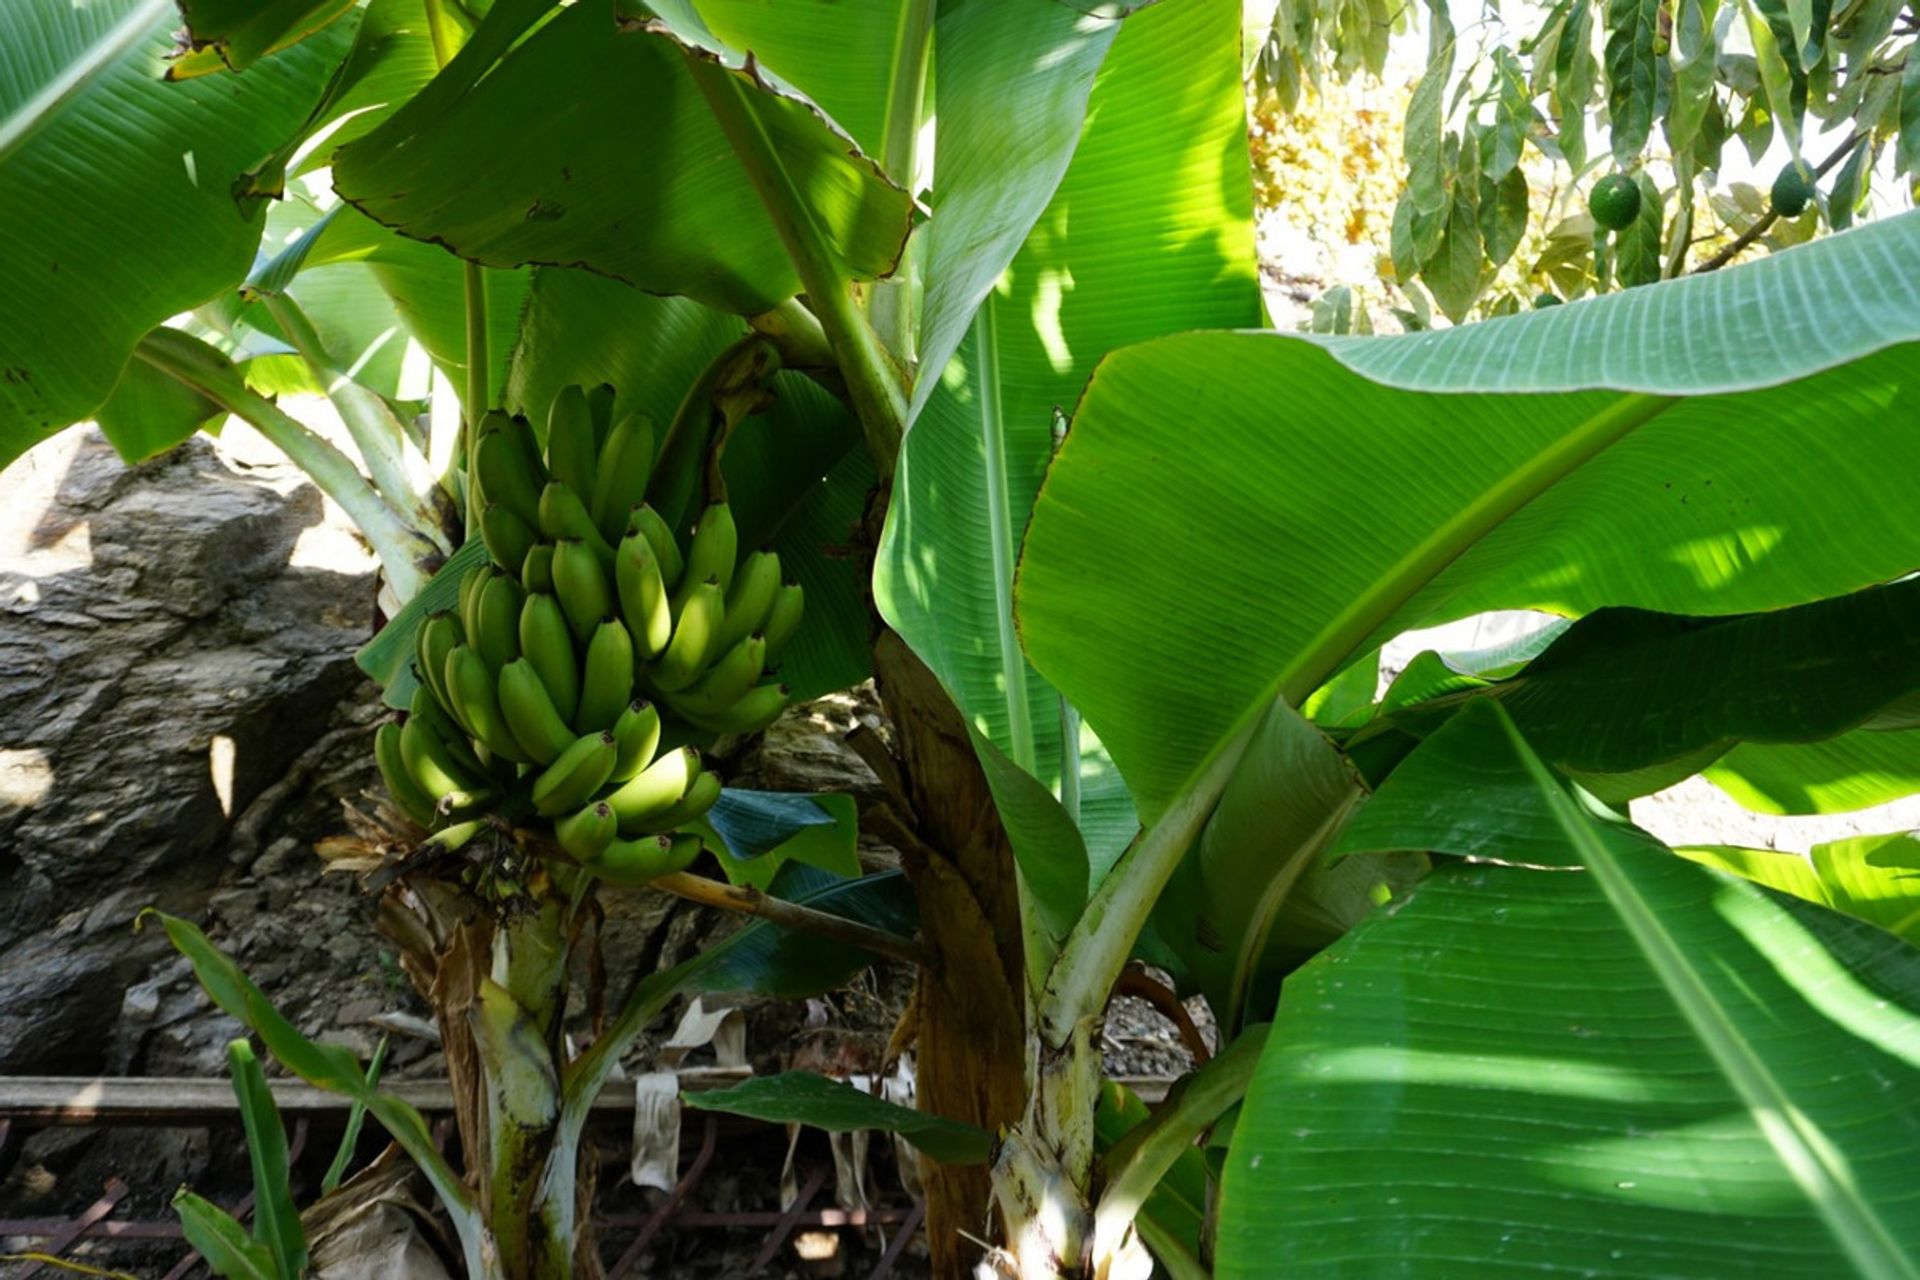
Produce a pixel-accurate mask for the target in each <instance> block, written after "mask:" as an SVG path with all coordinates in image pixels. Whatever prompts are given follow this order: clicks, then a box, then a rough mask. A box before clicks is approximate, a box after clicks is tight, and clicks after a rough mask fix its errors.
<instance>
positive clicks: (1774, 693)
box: [1356, 578, 1920, 776]
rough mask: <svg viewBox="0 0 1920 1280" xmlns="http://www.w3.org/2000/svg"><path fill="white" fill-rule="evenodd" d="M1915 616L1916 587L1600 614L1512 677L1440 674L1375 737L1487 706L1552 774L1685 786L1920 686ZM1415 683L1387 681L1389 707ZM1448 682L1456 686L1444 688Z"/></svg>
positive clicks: (1910, 583)
mask: <svg viewBox="0 0 1920 1280" xmlns="http://www.w3.org/2000/svg"><path fill="white" fill-rule="evenodd" d="M1916 617H1920V578H1913V579H1908V580H1907V581H1904V582H1898V583H1894V584H1891V585H1888V586H1879V587H1871V588H1869V589H1867V590H1865V591H1858V592H1854V593H1852V594H1850V595H1845V596H1840V597H1837V598H1835V599H1831V600H1817V601H1814V602H1812V603H1810V604H1805V605H1800V606H1798V607H1795V608H1789V609H1780V610H1776V611H1774V612H1770V613H1753V614H1733V615H1728V616H1723V617H1708V618H1696V617H1687V616H1684V615H1677V614H1666V613H1654V612H1649V611H1647V610H1642V609H1622V608H1609V609H1601V610H1597V611H1596V612H1594V613H1591V614H1588V615H1587V616H1586V617H1584V618H1582V619H1580V620H1579V621H1578V622H1576V623H1574V624H1573V625H1572V626H1571V627H1569V628H1568V629H1567V630H1565V631H1563V632H1561V633H1560V634H1559V636H1558V637H1557V638H1556V639H1555V640H1554V641H1553V643H1552V644H1551V646H1549V647H1548V648H1547V650H1546V651H1545V652H1544V653H1542V654H1541V655H1540V656H1539V657H1538V658H1536V659H1534V660H1533V661H1532V662H1530V663H1528V664H1527V665H1526V666H1525V667H1524V668H1522V669H1521V670H1520V671H1519V672H1517V673H1515V674H1514V675H1512V676H1509V677H1507V678H1506V679H1503V680H1498V681H1492V682H1488V681H1484V680H1476V679H1469V678H1466V677H1461V676H1457V675H1452V676H1451V679H1447V680H1445V681H1444V683H1441V684H1439V685H1438V686H1436V687H1435V689H1434V690H1433V691H1432V692H1431V693H1430V694H1429V696H1426V697H1424V698H1421V699H1419V700H1417V701H1413V702H1410V703H1401V704H1400V705H1397V706H1392V708H1391V709H1390V710H1387V711H1386V712H1385V713H1384V715H1383V718H1382V727H1387V726H1391V727H1392V729H1404V730H1406V731H1409V732H1411V733H1414V734H1418V735H1422V736H1424V735H1425V734H1426V733H1429V732H1431V731H1432V729H1433V728H1434V727H1435V726H1437V725H1439V724H1441V723H1442V722H1444V721H1445V720H1446V719H1447V718H1448V717H1450V716H1452V715H1453V714H1454V713H1455V712H1456V711H1458V710H1459V709H1460V708H1461V707H1462V706H1464V705H1465V704H1466V703H1468V702H1470V701H1473V700H1476V699H1483V698H1491V699H1495V700H1497V701H1498V702H1499V703H1500V705H1501V706H1503V707H1505V708H1506V710H1507V714H1509V715H1511V716H1512V717H1513V719H1514V722H1515V723H1516V724H1518V725H1519V726H1520V729H1521V732H1523V733H1525V734H1526V735H1527V740H1528V741H1529V742H1531V743H1532V744H1533V745H1534V748H1535V750H1537V751H1539V752H1540V754H1541V755H1542V756H1544V757H1545V758H1546V759H1547V760H1549V761H1551V762H1552V763H1553V764H1554V765H1555V766H1556V767H1557V768H1560V769H1564V770H1566V771H1568V772H1573V773H1581V774H1624V773H1631V772H1634V771H1637V770H1647V769H1649V768H1651V767H1652V766H1655V765H1661V764H1670V763H1678V764H1679V765H1680V766H1681V770H1682V775H1683V776H1689V775H1691V774H1693V773H1695V772H1697V765H1694V764H1692V762H1693V761H1695V760H1697V759H1698V758H1700V757H1701V756H1702V755H1703V754H1704V755H1706V756H1708V757H1716V756H1718V755H1720V754H1721V753H1723V752H1724V751H1726V750H1727V749H1728V748H1729V747H1731V746H1732V745H1733V744H1734V743H1735V742H1765V743H1781V742H1807V741H1817V740H1820V739H1824V738H1831V737H1833V736H1835V735H1837V734H1840V733H1843V732H1845V731H1847V730H1850V729H1854V728H1856V727H1858V726H1860V725H1862V724H1863V723H1864V722H1866V721H1867V719H1868V717H1870V716H1872V715H1874V714H1875V713H1876V712H1878V711H1880V710H1881V709H1882V708H1883V707H1886V706H1887V705H1888V704H1890V703H1893V702H1895V701H1897V700H1898V699H1900V698H1903V697H1905V696H1906V695H1907V694H1909V693H1911V692H1912V691H1913V690H1914V689H1916V688H1920V628H1915V627H1914V625H1913V621H1914V619H1915V618H1916ZM1416 665H1426V666H1428V667H1431V666H1433V665H1438V664H1437V660H1436V662H1434V663H1429V664H1418V663H1416ZM1414 671H1415V667H1414V666H1410V667H1408V669H1407V673H1406V675H1403V676H1402V677H1401V679H1400V680H1397V681H1395V683H1394V687H1393V689H1390V690H1389V691H1388V697H1387V699H1386V701H1387V703H1388V704H1389V705H1391V704H1394V703H1395V702H1396V698H1395V694H1396V693H1399V692H1401V690H1402V686H1403V685H1405V684H1407V682H1408V677H1409V676H1412V675H1413V674H1414ZM1449 675H1451V672H1449ZM1455 683H1458V684H1463V685H1466V686H1467V687H1465V688H1459V689H1454V688H1450V687H1448V686H1449V685H1452V684H1455ZM1356 741H1358V739H1356Z"/></svg>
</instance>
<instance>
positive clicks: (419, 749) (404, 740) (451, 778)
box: [400, 716, 490, 809]
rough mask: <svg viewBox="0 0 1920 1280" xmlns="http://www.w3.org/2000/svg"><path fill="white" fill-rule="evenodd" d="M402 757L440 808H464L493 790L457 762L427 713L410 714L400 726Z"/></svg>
mask: <svg viewBox="0 0 1920 1280" xmlns="http://www.w3.org/2000/svg"><path fill="white" fill-rule="evenodd" d="M400 758H401V760H403V761H405V762H406V766H407V772H408V773H409V774H411V775H413V780H414V781H415V782H417V783H419V784H420V789H421V790H422V791H424V792H426V793H427V795H428V796H430V797H431V798H432V799H433V801H434V807H435V808H436V809H439V808H442V807H444V808H448V809H453V808H463V807H465V806H466V805H468V804H471V803H477V802H479V801H481V800H484V799H486V797H487V796H488V794H490V789H489V788H488V787H486V786H485V785H484V784H483V783H482V782H480V780H479V779H478V778H477V777H475V776H473V775H471V774H469V773H468V772H467V771H466V770H465V769H463V768H461V767H460V766H459V765H458V764H457V763H455V761H454V758H453V754H452V753H451V752H450V751H449V750H448V749H447V744H446V742H445V741H444V740H443V739H442V738H441V737H440V736H439V735H438V734H436V733H435V732H434V731H433V730H432V729H431V728H429V727H428V725H427V721H426V718H425V717H424V716H408V717H407V722H406V723H405V724H403V725H401V726H400Z"/></svg>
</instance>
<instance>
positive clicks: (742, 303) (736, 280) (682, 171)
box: [334, 0, 912, 312]
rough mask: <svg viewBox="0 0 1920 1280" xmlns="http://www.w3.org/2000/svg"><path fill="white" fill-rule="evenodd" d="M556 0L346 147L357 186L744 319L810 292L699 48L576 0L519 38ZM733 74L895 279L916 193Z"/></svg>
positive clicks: (834, 236)
mask: <svg viewBox="0 0 1920 1280" xmlns="http://www.w3.org/2000/svg"><path fill="white" fill-rule="evenodd" d="M543 8H544V5H543V4H541V3H540V0H531V2H530V3H528V2H523V0H515V2H514V3H507V2H506V0H502V3H499V4H496V5H495V6H494V8H493V9H492V10H491V11H490V12H489V13H488V16H487V18H486V19H485V20H484V21H483V22H482V24H481V27H480V30H479V32H478V33H476V35H475V36H474V38H473V39H472V40H471V41H470V42H469V43H468V44H467V45H466V46H465V47H464V48H463V49H462V50H461V51H460V53H459V54H458V55H456V56H455V58H454V59H453V61H452V62H450V63H449V64H448V65H447V68H446V70H445V71H444V72H442V74H441V75H440V76H439V77H437V78H436V80H435V81H434V82H433V84H432V86H430V87H429V89H428V90H426V91H424V92H422V93H420V94H419V95H417V96H416V97H415V98H414V99H413V100H412V101H411V102H409V103H408V104H407V105H406V106H404V107H402V108H401V109H400V110H399V111H398V112H396V113H395V114H394V115H393V116H392V117H390V118H389V119H388V120H387V121H386V122H385V123H384V124H382V125H381V126H380V127H379V128H377V129H375V130H373V131H372V132H371V133H369V134H367V135H366V136H365V137H363V138H361V139H360V140H359V141H357V142H354V143H352V144H351V145H348V146H345V147H342V148H341V149H340V150H339V151H337V152H336V153H335V155H334V182H335V187H336V189H337V190H339V192H340V193H341V195H343V196H344V197H346V198H347V199H348V200H350V201H352V202H353V203H354V204H356V205H358V206H359V207H360V208H361V209H363V210H364V211H366V212H367V213H368V214H370V215H371V216H372V217H374V218H375V219H376V220H378V221H380V222H383V223H386V224H387V225H389V226H393V227H396V228H398V229H399V230H400V231H401V232H403V233H404V234H406V235H408V236H411V237H413V238H415V239H420V240H435V241H438V242H440V243H442V244H444V245H446V246H447V247H449V248H451V249H452V250H453V251H454V252H456V253H458V254H460V255H461V256H463V257H466V258H469V259H472V260H474V261H477V262H481V263H484V264H486V265H489V266H504V267H511V266H519V265H521V264H523V263H529V262H533V263H553V264H559V265H564V266H582V267H586V268H588V269H590V270H593V271H596V272H599V273H600V274H602V275H608V276H612V277H615V278H617V279H621V280H625V281H627V282H629V283H631V284H633V285H635V286H637V287H639V288H643V289H647V290H649V291H651V292H656V293H674V294H685V295H687V296H689V297H693V298H696V299H698V300H700V301H702V302H705V303H707V304H709V305H711V306H714V307H717V308H720V309H722V310H728V311H738V312H756V311H762V310H765V309H767V308H769V307H772V306H773V305H775V304H776V303H779V302H781V301H783V300H785V299H786V298H788V297H791V296H792V295H793V294H794V292H795V291H796V290H797V289H798V288H799V281H798V279H797V278H796V277H795V275H794V272H793V267H792V265H791V263H789V261H788V259H787V255H786V251H785V250H784V249H783V248H782V246H781V242H780V239H779V237H778V235H777V234H776V233H775V230H774V227H773V224H772V222H771V221H770V220H769V218H768V215H767V212H766V209H765V208H764V207H763V206H762V204H761V203H760V197H759V196H758V195H757V194H756V193H755V190H754V188H753V186H752V184H751V183H750V182H749V181H748V178H747V175H746V173H745V171H744V170H743V169H742V168H741V166H740V163H739V161H738V160H737V159H736V158H735V155H734V152H733V148H732V146H731V145H730V144H729V143H728V141H727V139H726V137H725V136H724V135H723V134H722V132H721V129H720V126H719V124H718V123H717V121H716V120H715V119H714V116H713V113H712V111H711V110H710V109H709V107H708V105H707V102H706V99H705V97H704V95H703V94H702V92H701V91H700V89H699V87H698V85H697V84H696V83H695V81H694V78H693V75H692V72H691V70H690V69H689V66H688V63H687V58H688V57H689V56H690V55H688V54H687V53H686V52H685V49H686V47H685V46H683V45H682V44H681V43H680V42H679V40H678V39H676V38H675V37H674V36H673V35H672V34H671V33H670V32H669V31H667V30H666V29H665V28H662V27H659V26H657V25H653V24H634V23H625V22H621V21H619V20H617V19H616V17H615V15H614V10H613V4H612V0H585V2H584V3H580V4H576V5H573V6H571V7H569V8H566V9H564V10H562V11H561V12H560V13H558V14H557V15H556V16H554V17H553V18H552V19H551V20H550V21H548V22H546V24H545V25H544V26H540V27H539V28H538V29H537V30H535V31H534V32H533V33H532V34H531V35H529V36H526V37H525V39H524V40H522V41H521V42H520V43H519V44H518V45H512V40H513V37H514V34H515V32H516V31H517V30H519V29H521V28H524V27H525V26H526V25H527V23H529V22H531V21H532V20H533V19H534V18H535V17H537V16H538V14H539V13H540V11H541V10H542V9H543ZM509 46H511V47H509ZM691 56H706V55H704V54H694V55H691ZM729 78H730V79H732V80H734V81H735V82H737V85H738V86H739V88H740V89H741V91H742V92H743V93H744V95H745V101H746V102H747V104H748V109H749V110H750V111H751V113H752V114H753V117H754V120H755V122H756V123H757V125H758V127H760V128H761V129H763V130H764V131H765V132H766V134H767V136H768V138H769V141H770V144H771V145H772V147H773V148H774V150H775V151H776V152H777V153H778V155H779V156H780V159H781V161H782V163H783V164H784V166H785V169H786V173H787V177H788V179H789V180H790V181H791V183H792V185H793V186H794V188H795V189H796V190H798V191H801V192H804V193H805V196H806V199H807V201H808V207H809V209H810V211H811V213H812V216H813V218H814V220H815V221H816V223H817V224H818V227H819V230H820V231H821V232H822V234H823V235H824V236H825V238H826V240H827V241H828V243H829V244H830V246H831V247H832V248H833V250H834V251H835V252H836V253H837V254H838V255H839V257H840V259H841V260H842V261H843V262H844V264H845V265H846V267H847V268H848V269H849V270H850V271H851V272H852V274H853V275H854V276H855V277H857V278H859V279H867V280H871V279H874V278H877V277H879V276H883V275H886V274H887V273H888V272H889V271H891V270H892V269H893V266H894V264H895V263H896V262H897V261H898V258H899V255H900V252H901V248H902V245H903V243H904V241H905V238H906V234H907V229H908V223H909V218H910V212H911V207H912V200H911V198H910V197H909V196H908V194H907V193H906V191H905V190H904V189H902V188H900V187H898V186H896V185H895V184H894V183H892V182H891V181H889V180H888V179H887V177H886V176H885V175H884V174H883V173H881V172H880V170H879V168H878V166H877V165H876V164H875V162H874V161H872V160H870V159H868V158H867V157H866V156H865V155H863V154H862V153H861V152H860V150H859V148H858V147H857V146H855V145H854V144H853V143H852V141H851V140H850V139H848V138H847V137H845V136H844V134H842V133H841V132H840V131H839V130H838V129H837V128H836V127H835V126H834V125H833V124H832V123H831V122H830V121H828V120H827V119H826V118H825V117H824V116H823V115H822V114H820V112H819V110H818V108H816V107H814V106H813V105H812V104H811V103H808V102H806V101H804V100H802V99H798V98H795V97H792V96H789V95H787V94H785V93H782V92H780V91H778V90H777V88H776V87H775V86H772V85H771V84H769V83H767V82H764V81H763V80H761V79H758V78H756V77H755V76H754V75H753V74H752V73H751V68H749V70H748V71H744V72H740V73H737V74H735V75H732V76H730V77H729Z"/></svg>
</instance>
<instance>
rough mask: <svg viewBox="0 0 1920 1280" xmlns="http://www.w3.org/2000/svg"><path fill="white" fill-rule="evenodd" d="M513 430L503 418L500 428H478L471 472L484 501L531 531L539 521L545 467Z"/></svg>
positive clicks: (515, 430) (544, 481)
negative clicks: (500, 509) (511, 516)
mask: <svg viewBox="0 0 1920 1280" xmlns="http://www.w3.org/2000/svg"><path fill="white" fill-rule="evenodd" d="M489 416H491V415H489ZM517 431H518V428H516V427H514V426H512V425H510V424H505V423H504V415H503V425H498V426H494V427H492V428H484V429H482V431H481V432H480V438H479V439H478V440H477V441H475V442H474V446H473V453H474V459H473V461H474V470H475V472H476V473H477V474H478V475H479V477H480V492H482V493H484V494H485V495H486V496H487V501H489V502H492V503H496V504H498V505H500V506H503V507H505V508H507V510H509V511H511V512H513V514H514V515H516V516H518V517H520V522H521V523H522V524H524V525H526V526H527V527H528V528H533V527H534V526H535V525H537V524H538V523H539V521H540V486H541V485H543V484H545V483H546V468H544V467H542V466H540V460H539V458H538V457H530V456H529V455H528V452H527V447H526V443H525V441H523V440H522V439H520V438H518V436H517Z"/></svg>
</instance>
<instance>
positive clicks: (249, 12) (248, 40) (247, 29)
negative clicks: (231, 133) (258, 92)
mask: <svg viewBox="0 0 1920 1280" xmlns="http://www.w3.org/2000/svg"><path fill="white" fill-rule="evenodd" d="M179 5H180V16H181V17H182V18H184V19H186V23H187V42H188V45H189V46H190V47H191V48H194V49H212V50H213V51H214V52H215V53H216V54H217V55H218V56H219V58H220V62H221V63H222V64H224V65H225V66H226V67H228V68H230V69H232V70H234V71H243V70H245V69H246V68H248V67H250V66H252V65H253V64H254V63H256V62H258V61H259V60H260V59H262V58H264V57H266V56H267V55H268V54H270V53H276V52H278V51H279V50H281V49H284V48H286V47H287V46H288V45H291V44H298V43H299V42H300V41H302V40H305V39H306V38H307V37H308V36H310V35H313V34H314V33H315V32H316V31H319V30H320V29H321V28H323V27H325V26H326V25H327V24H328V23H330V22H332V21H333V20H334V19H336V18H338V17H339V16H340V15H341V14H343V13H345V12H346V11H347V10H349V9H351V8H353V0H179Z"/></svg>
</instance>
